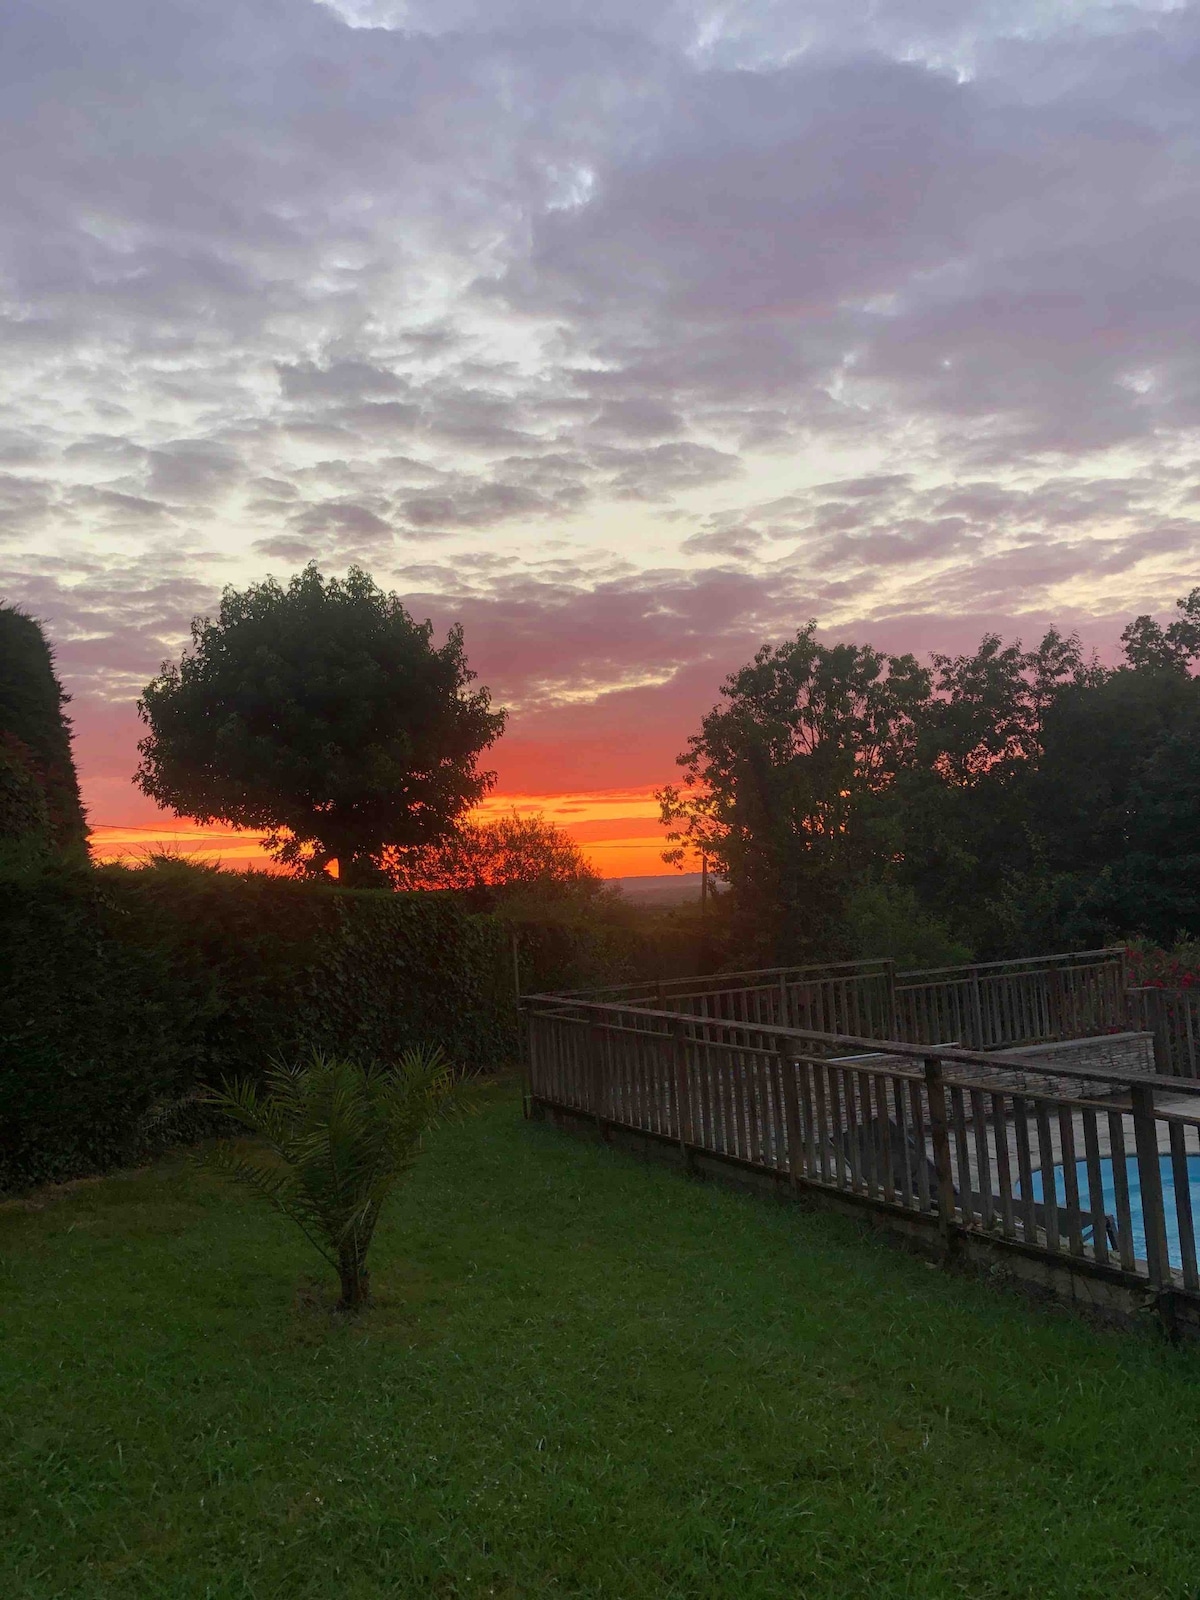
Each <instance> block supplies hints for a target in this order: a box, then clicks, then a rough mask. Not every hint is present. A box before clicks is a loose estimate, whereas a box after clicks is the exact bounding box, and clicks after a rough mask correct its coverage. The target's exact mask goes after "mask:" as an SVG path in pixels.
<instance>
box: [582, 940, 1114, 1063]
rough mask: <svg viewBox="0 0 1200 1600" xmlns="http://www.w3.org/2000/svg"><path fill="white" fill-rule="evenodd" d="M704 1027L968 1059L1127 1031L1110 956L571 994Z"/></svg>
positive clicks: (849, 969)
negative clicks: (793, 1030)
mask: <svg viewBox="0 0 1200 1600" xmlns="http://www.w3.org/2000/svg"><path fill="white" fill-rule="evenodd" d="M579 997H580V998H581V999H586V1000H592V1001H609V1002H613V1003H619V1004H625V1005H636V1006H654V1007H657V1008H659V1009H662V1008H664V1007H665V1008H667V1009H669V1010H671V1011H673V1012H676V1013H680V1014H683V1015H687V1016H696V1017H708V1018H711V1019H712V1020H713V1021H724V1022H744V1023H752V1024H755V1025H757V1026H764V1027H785V1028H786V1027H798V1028H807V1029H812V1030H815V1031H817V1032H819V1033H840V1034H853V1035H856V1036H859V1037H864V1038H870V1039H903V1040H905V1041H907V1042H908V1043H910V1044H959V1045H963V1046H965V1047H968V1048H971V1049H976V1050H994V1049H1000V1048H1003V1047H1005V1046H1008V1047H1011V1046H1014V1045H1022V1044H1034V1043H1037V1042H1040V1041H1049V1040H1056V1039H1078V1038H1083V1037H1085V1036H1087V1035H1090V1034H1100V1033H1109V1032H1113V1031H1116V1030H1117V1029H1120V1028H1125V1027H1127V1026H1129V1025H1130V1024H1129V1023H1128V1022H1127V1018H1126V1006H1125V956H1124V951H1122V950H1119V949H1109V950H1084V951H1078V952H1074V953H1071V954H1068V955H1053V956H1034V957H1027V958H1022V959H1020V960H1017V961H992V962H983V963H979V964H976V965H972V966H964V967H939V968H934V969H931V970H928V971H920V972H897V971H896V968H895V963H894V962H892V961H886V960H881V961H861V962H844V963H841V964H837V965H827V966H817V967H777V968H772V969H769V970H767V971H762V972H740V973H722V974H717V975H716V976H714V977H709V978H679V979H674V980H672V981H669V982H663V983H655V982H650V983H640V984H628V985H624V986H618V987H613V988H608V989H597V990H588V991H580V992H579Z"/></svg>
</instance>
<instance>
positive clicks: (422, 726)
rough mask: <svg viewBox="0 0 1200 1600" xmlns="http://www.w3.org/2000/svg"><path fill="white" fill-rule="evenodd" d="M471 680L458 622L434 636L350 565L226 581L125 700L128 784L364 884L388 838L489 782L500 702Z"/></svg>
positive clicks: (452, 816) (450, 820)
mask: <svg viewBox="0 0 1200 1600" xmlns="http://www.w3.org/2000/svg"><path fill="white" fill-rule="evenodd" d="M473 678H474V674H473V673H472V672H471V671H470V670H469V669H468V667H467V663H466V657H465V654H464V651H463V636H462V630H461V628H453V629H452V630H451V632H450V634H449V637H448V638H447V640H446V642H445V644H443V645H441V646H440V647H438V646H435V644H434V642H433V630H432V626H431V624H430V623H428V622H423V623H418V622H416V621H414V620H413V618H412V617H411V616H410V615H409V614H408V612H407V611H406V610H405V608H404V606H403V605H402V604H401V602H400V600H399V598H398V597H397V596H396V595H394V594H384V593H383V592H382V591H381V590H380V589H378V588H377V587H376V585H375V584H374V583H373V582H372V580H371V578H370V577H369V575H368V574H367V573H365V572H363V571H362V570H361V569H360V568H358V567H351V569H350V571H349V573H348V574H347V576H346V578H345V579H344V580H339V579H337V578H331V579H330V580H329V581H328V582H326V581H325V579H323V578H322V576H321V574H320V572H319V571H318V570H317V568H316V567H315V566H313V565H310V566H308V567H306V568H305V570H304V571H303V572H301V573H299V574H297V575H296V576H295V577H293V578H292V580H291V582H290V583H289V584H288V586H287V587H286V588H283V587H282V586H281V585H280V584H279V583H277V582H276V581H275V580H274V579H273V578H268V579H267V580H266V582H264V583H259V584H253V585H251V587H250V588H248V589H245V590H241V591H239V590H236V589H232V588H230V589H226V591H225V593H224V595H223V596H222V598H221V607H220V612H219V614H218V616H217V618H216V619H215V620H210V619H209V618H207V617H203V618H197V619H196V620H195V621H194V622H193V624H192V644H191V648H190V649H189V650H186V651H185V652H184V654H183V657H182V659H181V660H180V661H179V662H178V663H175V662H165V663H164V664H163V668H162V671H161V673H160V674H159V676H158V677H157V678H155V679H154V681H153V682H152V683H150V684H148V685H147V687H146V690H145V692H144V694H143V696H142V698H141V700H140V701H139V702H138V710H139V713H140V714H141V716H142V719H143V721H145V722H146V723H147V724H148V726H149V730H150V731H149V733H148V735H147V737H146V738H145V739H143V740H142V742H141V744H140V745H139V747H138V748H139V750H140V752H141V756H142V762H141V766H140V767H139V769H138V772H137V774H136V779H135V781H136V782H137V783H138V785H139V786H140V787H141V789H142V790H143V791H144V792H145V793H146V794H148V795H149V796H150V797H151V798H152V799H154V800H156V801H158V802H159V803H160V804H161V805H164V806H168V807H170V808H171V809H172V810H174V811H176V812H178V813H180V814H181V815H184V816H189V817H194V818H196V819H197V820H198V821H201V822H215V821H221V822H228V823H232V824H234V825H235V826H238V827H246V828H262V829H264V830H266V832H267V847H268V849H269V850H270V851H271V852H272V853H273V854H274V856H275V857H276V859H277V860H278V861H279V862H280V863H281V864H283V865H285V866H288V867H290V868H292V869H294V870H297V871H302V872H308V873H320V872H323V871H324V870H325V869H326V868H327V867H329V866H330V865H331V864H333V863H336V866H337V871H338V875H339V877H340V879H341V880H342V881H343V882H345V883H349V884H362V883H368V882H373V881H377V880H378V879H379V876H380V871H381V866H380V863H381V858H382V856H383V853H384V851H385V850H386V849H387V847H389V846H413V845H426V844H429V843H431V842H433V841H436V840H438V839H440V838H442V837H444V836H445V835H446V834H447V833H448V832H449V831H450V830H451V829H452V828H453V826H454V824H455V823H456V821H457V820H458V818H459V817H460V816H461V815H462V814H463V812H464V811H466V810H467V809H468V808H469V807H470V806H471V805H473V804H474V803H475V802H476V801H477V800H479V799H480V798H481V796H482V795H483V794H484V793H485V792H486V791H487V789H488V788H489V787H490V785H491V783H492V782H493V774H491V773H489V772H486V771H482V770H481V769H480V767H479V765H478V760H479V756H480V754H481V752H482V751H484V750H486V749H487V748H488V747H489V746H490V745H491V744H492V743H493V742H494V741H495V740H496V738H498V736H499V735H500V732H501V731H502V729H503V726H504V714H503V712H497V711H493V710H492V708H491V699H490V696H489V694H488V691H487V690H486V689H482V688H481V689H475V690H471V689H470V688H469V685H470V683H471V681H472V680H473Z"/></svg>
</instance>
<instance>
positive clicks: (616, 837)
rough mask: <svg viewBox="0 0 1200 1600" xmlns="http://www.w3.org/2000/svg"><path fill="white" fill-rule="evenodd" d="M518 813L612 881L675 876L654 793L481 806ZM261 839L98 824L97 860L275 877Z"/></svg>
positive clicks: (230, 831)
mask: <svg viewBox="0 0 1200 1600" xmlns="http://www.w3.org/2000/svg"><path fill="white" fill-rule="evenodd" d="M511 810H516V811H518V812H520V813H521V814H522V815H529V814H531V813H537V812H542V813H544V815H545V816H546V817H547V819H548V820H549V821H551V822H554V823H556V824H557V825H558V826H559V827H560V828H562V830H563V832H564V833H567V834H569V835H570V837H571V838H572V839H574V840H575V842H576V844H578V845H579V846H580V847H581V848H582V850H583V852H584V854H585V855H586V856H587V858H588V860H589V861H590V862H591V863H592V865H593V866H594V867H595V868H596V870H597V872H599V873H600V874H601V876H603V877H605V878H643V877H652V876H655V875H657V874H661V873H665V872H667V871H668V868H666V867H665V866H664V865H663V860H662V852H663V850H664V849H665V848H666V839H665V837H664V831H665V830H664V829H663V826H662V824H661V823H660V822H659V820H658V802H657V800H655V798H654V790H653V788H639V789H600V790H594V791H592V792H590V793H583V794H497V795H491V796H489V797H488V799H487V800H485V801H484V802H483V804H482V805H480V806H478V807H477V808H476V810H475V812H474V813H473V815H474V816H475V817H477V818H479V819H480V820H484V821H486V820H488V819H489V818H492V817H496V816H502V815H503V814H504V813H505V812H508V811H511ZM262 838H263V835H262V834H261V833H256V832H250V831H245V830H241V829H237V828H222V827H219V826H213V827H204V826H202V825H201V824H199V823H188V822H186V821H184V820H182V819H179V820H173V821H164V822H163V823H160V824H157V825H148V826H145V827H121V826H116V825H112V824H103V823H98V824H95V825H94V826H93V828H92V837H91V847H92V855H93V857H94V859H95V860H97V861H122V860H124V861H136V860H137V859H138V858H139V857H140V856H145V855H147V854H149V853H150V852H152V851H160V850H168V851H171V852H173V853H177V854H179V855H181V856H188V857H192V858H195V859H197V860H202V861H211V862H214V863H219V864H220V865H221V866H222V867H231V868H235V869H237V868H246V867H257V868H260V869H265V870H268V871H269V870H271V865H272V864H271V861H270V859H269V858H268V856H267V855H266V853H265V851H264V850H263V848H262V844H261V841H262Z"/></svg>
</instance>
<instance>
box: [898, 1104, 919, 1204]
mask: <svg viewBox="0 0 1200 1600" xmlns="http://www.w3.org/2000/svg"><path fill="white" fill-rule="evenodd" d="M892 1098H893V1100H894V1102H895V1107H896V1130H897V1132H896V1137H897V1140H898V1141H899V1147H900V1148H899V1152H898V1154H899V1166H900V1181H901V1184H902V1186H903V1194H902V1198H903V1201H904V1204H905V1205H906V1206H913V1205H915V1204H916V1203H917V1193H916V1182H915V1174H914V1172H913V1169H912V1156H911V1154H910V1151H909V1135H910V1132H911V1128H912V1121H911V1117H910V1114H909V1112H908V1110H907V1108H906V1104H905V1102H906V1101H907V1099H908V1092H907V1085H906V1084H905V1082H904V1079H903V1078H893V1079H892Z"/></svg>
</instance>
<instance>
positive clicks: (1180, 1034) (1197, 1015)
mask: <svg viewBox="0 0 1200 1600" xmlns="http://www.w3.org/2000/svg"><path fill="white" fill-rule="evenodd" d="M1126 1000H1127V1004H1128V1016H1129V1026H1130V1027H1131V1028H1136V1029H1138V1030H1139V1031H1142V1032H1145V1033H1152V1034H1153V1035H1154V1062H1155V1066H1156V1068H1157V1070H1158V1071H1159V1072H1162V1073H1168V1074H1178V1075H1179V1076H1181V1077H1185V1078H1195V1077H1197V1076H1200V992H1198V991H1197V990H1195V989H1154V988H1146V989H1130V990H1129V991H1128V992H1127V996H1126Z"/></svg>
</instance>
